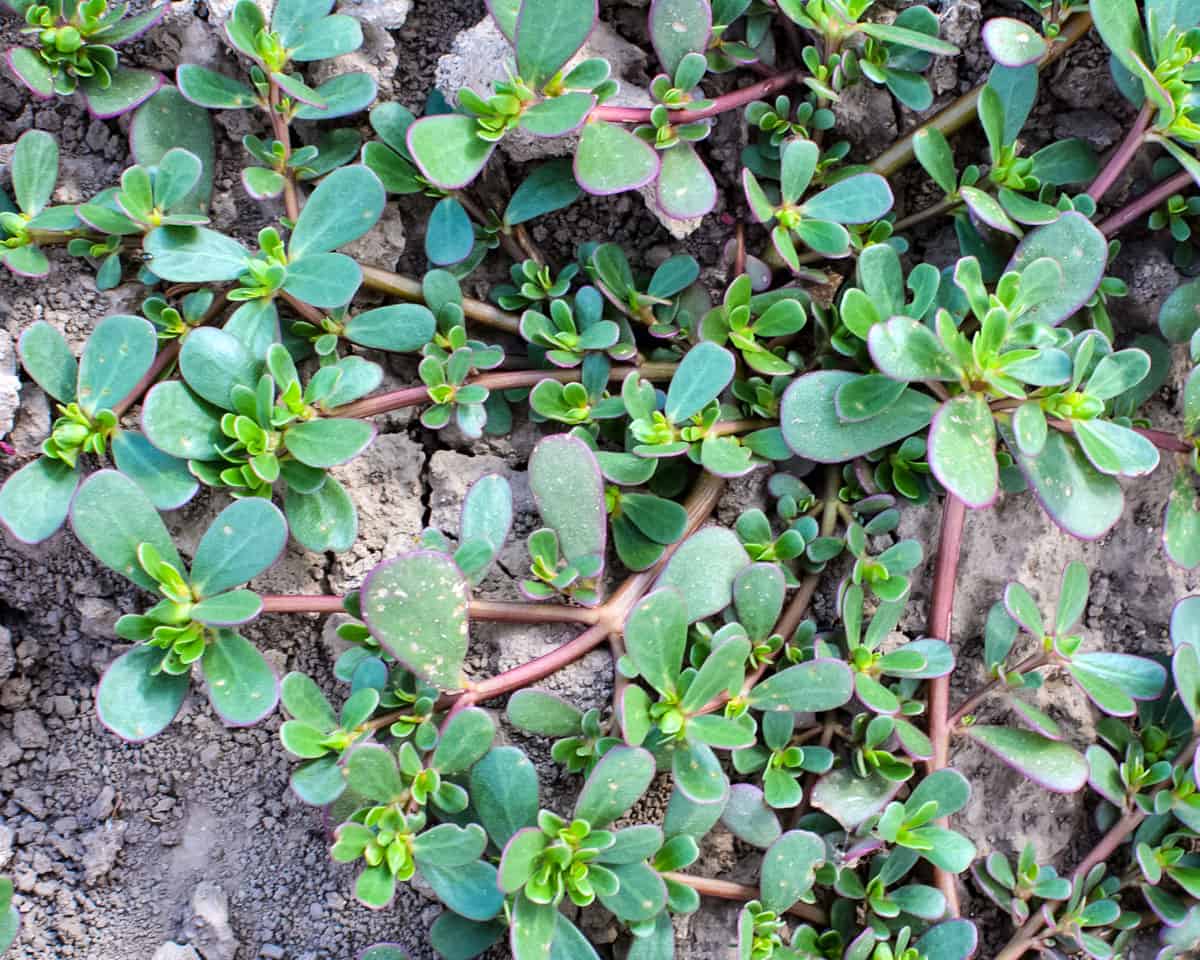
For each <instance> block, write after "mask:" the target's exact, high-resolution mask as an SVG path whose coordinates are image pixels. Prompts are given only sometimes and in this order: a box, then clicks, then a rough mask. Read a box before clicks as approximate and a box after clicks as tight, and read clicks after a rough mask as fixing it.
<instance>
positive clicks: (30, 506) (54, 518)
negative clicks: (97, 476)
mask: <svg viewBox="0 0 1200 960" xmlns="http://www.w3.org/2000/svg"><path fill="white" fill-rule="evenodd" d="M79 477H80V471H79V468H78V467H71V466H68V465H67V464H65V463H63V462H62V461H61V460H51V459H49V458H48V457H38V458H37V459H36V460H34V461H33V462H32V463H27V464H26V465H25V466H23V467H22V468H21V469H20V470H18V471H17V472H16V473H14V474H12V475H11V476H10V477H9V478H8V479H7V480H5V481H4V486H2V487H0V521H3V523H4V525H5V526H6V527H7V528H8V530H9V532H10V533H12V535H13V536H14V537H16V538H17V539H18V540H20V541H21V542H22V543H41V542H42V541H43V540H45V539H46V538H47V537H49V536H51V535H52V534H54V533H55V532H56V531H57V530H58V529H59V528H60V527H61V526H62V525H63V522H64V521H65V520H66V519H67V511H68V510H70V508H71V498H72V497H74V496H75V488H76V487H77V486H79Z"/></svg>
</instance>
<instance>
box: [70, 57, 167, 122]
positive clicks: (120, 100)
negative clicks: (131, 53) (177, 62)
mask: <svg viewBox="0 0 1200 960" xmlns="http://www.w3.org/2000/svg"><path fill="white" fill-rule="evenodd" d="M162 84H163V78H162V74H159V73H156V72H154V71H151V70H134V69H133V68H131V67H122V68H121V69H120V70H118V71H116V72H115V73H113V74H112V79H111V81H110V82H109V84H108V86H107V87H103V86H101V85H100V84H99V83H96V82H95V81H94V79H93V80H85V81H84V82H83V83H81V84H80V91H81V92H82V93H83V99H84V101H85V102H86V103H87V106H88V110H89V111H91V113H92V114H93V115H94V116H95V117H97V118H98V119H100V120H108V119H110V118H111V117H116V116H120V115H121V114H122V113H128V112H129V111H130V110H132V109H133V108H134V107H136V106H138V105H139V104H142V103H145V102H146V101H147V100H149V99H150V97H151V96H153V95H154V93H155V91H156V90H158V88H159V87H161V86H162Z"/></svg>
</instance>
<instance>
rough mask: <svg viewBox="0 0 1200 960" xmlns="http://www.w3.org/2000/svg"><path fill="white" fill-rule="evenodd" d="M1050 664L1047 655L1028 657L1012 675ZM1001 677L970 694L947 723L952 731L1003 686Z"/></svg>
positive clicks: (1016, 667)
mask: <svg viewBox="0 0 1200 960" xmlns="http://www.w3.org/2000/svg"><path fill="white" fill-rule="evenodd" d="M1049 662H1050V657H1049V656H1048V655H1047V654H1045V653H1035V654H1033V655H1032V656H1029V657H1026V658H1025V659H1024V660H1022V661H1021V662H1020V663H1018V664H1017V665H1016V666H1015V667H1013V668H1012V670H1011V671H1010V672H1011V673H1019V674H1025V673H1028V672H1029V671H1030V670H1036V669H1037V668H1038V667H1042V666H1045V665H1046V664H1047V663H1049ZM1001 682H1002V681H1001V680H1000V678H999V677H994V678H993V679H991V680H989V681H988V682H987V683H985V684H984V685H983V686H982V687H980V688H979V689H978V690H976V691H975V692H974V693H972V694H970V695H969V696H968V697H967V699H965V700H964V701H963V702H962V703H961V704H959V705H958V707H956V708H955V709H954V711H953V712H952V713H951V714H950V717H949V719H947V721H946V726H948V727H949V728H950V729H953V728H954V727H956V726H958V724H959V722H960V721H961V720H962V718H963V717H965V716H967V715H969V714H972V713H974V712H975V708H976V707H978V706H979V705H980V704H981V703H983V701H984V699H985V698H986V697H987V695H988V694H989V693H991V692H992V691H993V690H995V689H996V688H997V687H998V686H1000V684H1001Z"/></svg>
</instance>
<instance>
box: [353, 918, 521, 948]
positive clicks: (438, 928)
mask: <svg viewBox="0 0 1200 960" xmlns="http://www.w3.org/2000/svg"><path fill="white" fill-rule="evenodd" d="M505 931H506V928H505V926H504V925H503V924H502V923H499V922H497V921H489V922H487V923H477V922H476V921H474V920H468V919H467V918H466V917H461V916H459V915H458V914H457V913H454V912H452V911H450V910H443V911H442V912H441V913H439V914H438V915H437V919H435V920H434V921H433V926H432V927H430V928H429V945H430V946H431V947H433V949H435V950H436V951H437V952H438V956H440V957H442V958H443V960H473V958H474V957H478V956H480V955H481V954H483V953H484V952H486V951H487V949H488V947H490V946H492V945H493V944H496V943H499V942H500V940H501V938H502V937H503V936H504V934H505ZM358 960H375V958H373V957H368V956H362V957H359V958H358ZM378 960H406V958H404V957H395V958H392V957H387V956H384V957H380V958H378Z"/></svg>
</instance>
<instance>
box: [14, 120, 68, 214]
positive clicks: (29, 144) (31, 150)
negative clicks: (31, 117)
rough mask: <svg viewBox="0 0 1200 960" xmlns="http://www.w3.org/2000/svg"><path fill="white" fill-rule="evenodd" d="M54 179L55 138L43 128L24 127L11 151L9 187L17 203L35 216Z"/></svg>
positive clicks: (44, 201)
mask: <svg viewBox="0 0 1200 960" xmlns="http://www.w3.org/2000/svg"><path fill="white" fill-rule="evenodd" d="M56 180H58V141H57V140H55V139H54V137H53V136H51V135H50V134H49V133H47V132H46V131H45V130H27V131H26V132H25V133H23V134H21V136H20V138H19V139H18V140H17V145H16V147H15V148H14V149H13V155H12V187H13V196H14V197H15V198H16V200H17V206H18V207H19V208H20V210H21V212H22V213H24V214H25V215H26V216H28V217H36V216H37V215H38V214H39V213H41V212H42V208H44V207H45V206H46V204H47V203H49V202H50V195H51V194H52V193H53V192H54V183H55V181H56Z"/></svg>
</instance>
